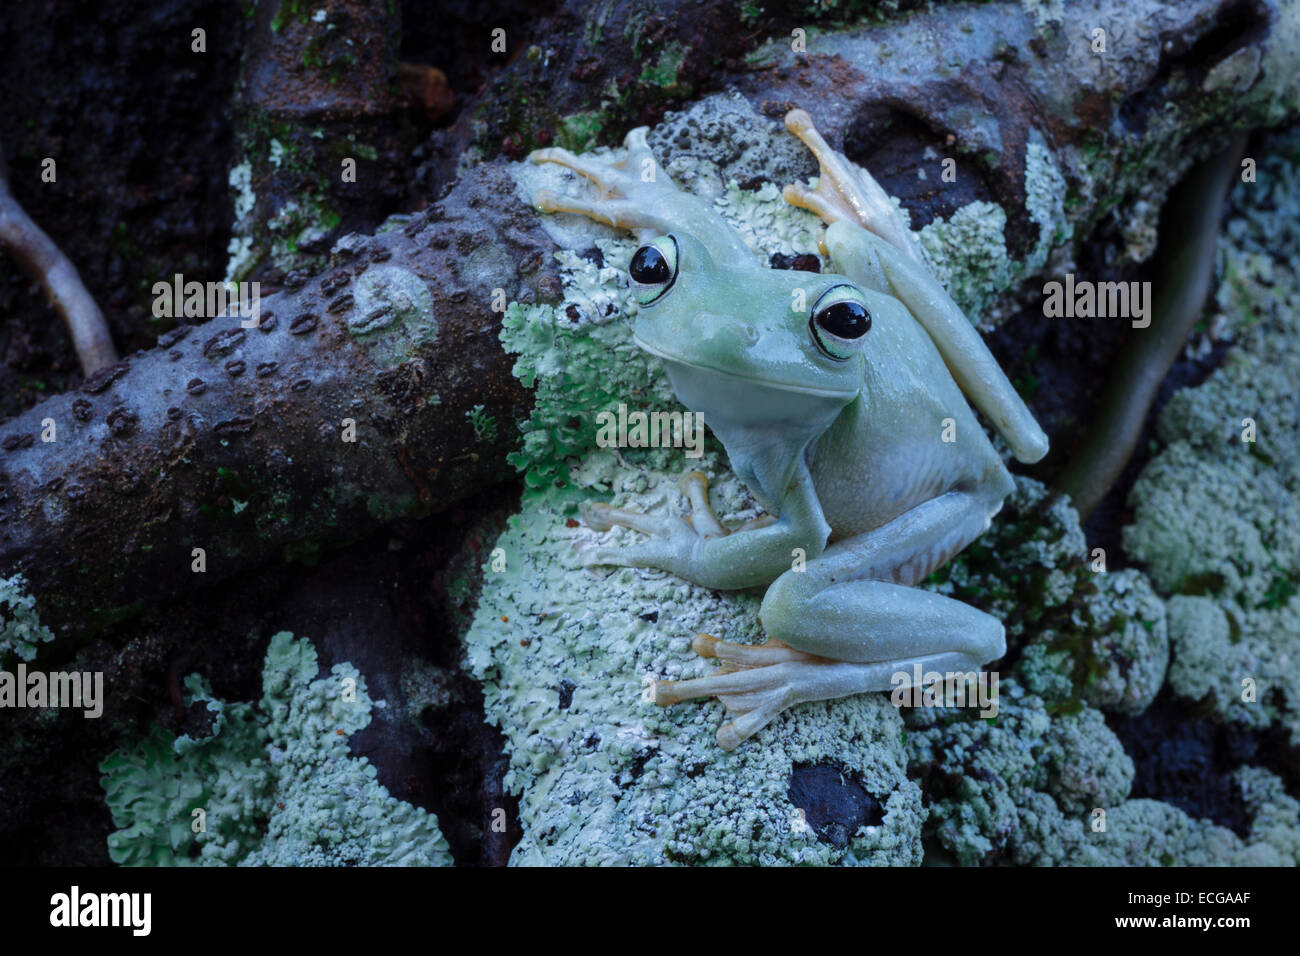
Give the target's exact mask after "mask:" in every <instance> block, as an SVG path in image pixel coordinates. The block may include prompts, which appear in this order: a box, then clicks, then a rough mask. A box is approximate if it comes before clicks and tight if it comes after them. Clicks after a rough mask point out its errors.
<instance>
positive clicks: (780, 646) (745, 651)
mask: <svg viewBox="0 0 1300 956" xmlns="http://www.w3.org/2000/svg"><path fill="white" fill-rule="evenodd" d="M691 650H693V651H695V653H696V654H698V655H700V657H712V658H716V659H717V660H720V661H725V662H726V663H729V664H734V665H737V666H740V667H761V666H763V665H765V664H779V663H781V662H783V661H807V660H815V659H816V658H814V656H813V655H812V654H805V653H804V652H803V651H799V650H795V649H794V648H793V647H791V646H790V645H789V644H786V643H783V642H782V641H778V640H777V639H776V638H774V637H770V638H768V639H767V643H765V644H733V643H731V642H730V641H721V640H718V638H716V637H714V636H713V635H712V634H697V635H695V640H694V641H692V642H691Z"/></svg>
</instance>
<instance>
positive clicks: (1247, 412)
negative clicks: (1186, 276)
mask: <svg viewBox="0 0 1300 956" xmlns="http://www.w3.org/2000/svg"><path fill="white" fill-rule="evenodd" d="M1269 145H1270V154H1271V155H1270V156H1269V157H1268V158H1267V159H1265V160H1264V161H1263V162H1261V164H1260V169H1259V174H1258V181H1257V182H1255V183H1240V184H1239V185H1238V186H1237V187H1236V190H1235V191H1234V194H1233V197H1232V209H1233V213H1232V218H1231V219H1230V221H1229V224H1228V227H1227V229H1226V230H1225V232H1224V234H1223V235H1222V236H1221V237H1220V252H1221V258H1220V261H1221V262H1222V263H1223V268H1224V280H1223V283H1222V284H1221V287H1220V291H1219V295H1218V302H1217V305H1218V306H1219V308H1221V309H1222V310H1223V311H1224V312H1225V313H1226V314H1229V315H1231V316H1233V317H1234V318H1233V320H1232V322H1231V323H1230V325H1229V326H1228V329H1227V330H1228V331H1229V332H1231V333H1233V334H1235V337H1236V341H1235V344H1234V345H1233V347H1232V348H1231V349H1230V350H1229V351H1228V353H1227V355H1226V356H1225V357H1224V360H1223V363H1222V365H1221V366H1220V368H1219V369H1217V370H1216V371H1215V372H1214V374H1212V375H1211V376H1210V377H1209V378H1208V379H1207V380H1206V381H1205V382H1204V383H1203V384H1201V385H1199V386H1196V387H1194V388H1185V389H1182V390H1180V391H1178V392H1177V393H1175V394H1174V396H1173V397H1172V398H1171V399H1170V400H1169V402H1168V404H1167V405H1166V407H1165V409H1164V410H1163V412H1162V413H1161V415H1160V418H1159V421H1158V423H1157V427H1156V434H1157V437H1158V439H1159V442H1160V444H1161V445H1162V446H1163V448H1162V449H1161V450H1160V451H1159V453H1158V454H1157V455H1155V457H1154V458H1153V459H1152V460H1151V462H1150V463H1149V464H1148V465H1147V466H1146V468H1145V469H1144V470H1143V472H1142V474H1141V476H1140V477H1139V479H1138V481H1137V483H1136V484H1135V485H1134V487H1133V490H1132V492H1131V494H1130V497H1129V503H1130V505H1131V506H1132V507H1133V509H1134V514H1135V517H1134V522H1133V524H1132V525H1131V526H1129V527H1128V528H1126V529H1125V532H1124V542H1125V547H1126V548H1127V549H1128V550H1129V552H1130V553H1131V554H1133V555H1135V556H1136V557H1137V558H1139V559H1140V560H1142V561H1144V562H1146V564H1147V567H1148V571H1149V573H1150V575H1151V578H1152V580H1153V581H1154V582H1155V584H1156V585H1157V587H1158V588H1159V589H1160V590H1161V591H1162V592H1164V593H1165V594H1167V595H1171V596H1172V597H1171V600H1170V602H1169V609H1170V616H1169V634H1170V641H1171V644H1172V649H1173V659H1172V664H1171V666H1170V674H1169V678H1170V683H1171V685H1172V686H1173V688H1174V690H1175V691H1176V692H1177V693H1178V694H1180V695H1182V696H1184V697H1187V698H1190V699H1193V700H1197V701H1202V702H1205V703H1207V704H1209V705H1210V706H1211V707H1212V708H1213V709H1214V710H1215V711H1216V712H1217V713H1218V714H1219V715H1220V716H1222V717H1223V718H1224V719H1227V720H1233V721H1239V722H1242V723H1245V724H1248V725H1250V726H1254V727H1264V726H1267V725H1268V724H1270V723H1272V722H1274V721H1276V720H1281V721H1283V723H1284V725H1285V726H1287V727H1288V728H1289V729H1290V730H1291V733H1292V736H1293V739H1296V740H1300V699H1297V696H1296V694H1295V673H1296V667H1297V666H1298V665H1300V597H1297V593H1298V592H1300V405H1297V403H1296V400H1295V389H1296V384H1295V374H1296V369H1297V368H1300V318H1297V317H1298V316H1300V226H1298V225H1297V217H1298V216H1300V172H1297V167H1296V163H1297V161H1298V160H1300V132H1296V131H1293V132H1291V133H1288V134H1285V135H1280V136H1277V137H1274V138H1273V139H1272V140H1271V142H1270V144H1269ZM1252 430H1253V434H1252ZM1252 437H1253V438H1254V441H1251V440H1250V439H1251V438H1252ZM1247 682H1251V683H1247ZM1252 683H1253V686H1252Z"/></svg>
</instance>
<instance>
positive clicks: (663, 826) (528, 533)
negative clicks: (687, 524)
mask: <svg viewBox="0 0 1300 956" xmlns="http://www.w3.org/2000/svg"><path fill="white" fill-rule="evenodd" d="M701 465H702V467H704V469H705V470H706V472H709V473H711V474H713V475H714V476H716V478H717V483H716V485H715V488H714V497H715V499H716V500H717V504H718V506H719V510H720V513H721V514H724V515H727V516H728V517H731V518H735V519H741V518H745V517H752V516H753V514H754V505H753V502H752V501H751V500H749V498H748V496H747V495H746V494H745V493H744V492H743V490H742V489H741V487H740V485H739V483H738V482H737V480H736V479H735V478H734V477H733V476H731V475H730V473H729V472H727V471H726V470H725V469H723V468H722V467H721V466H720V464H719V463H718V461H717V459H716V457H714V456H712V455H707V456H706V457H705V458H704V459H703V460H702V461H701ZM572 484H573V486H574V487H573V488H571V489H569V490H560V489H548V490H546V491H545V492H543V493H541V494H539V495H536V496H534V497H532V498H531V499H530V500H529V502H528V504H527V506H526V508H525V510H524V512H523V513H522V514H520V515H518V516H516V517H515V518H512V519H511V521H510V528H509V530H507V531H506V533H505V534H503V535H502V536H501V538H500V539H499V540H498V541H497V542H496V547H498V548H501V549H503V551H504V554H505V556H506V567H507V570H505V571H503V572H499V573H494V574H487V575H486V577H485V584H484V590H483V595H482V597H481V598H480V602H479V608H478V613H477V614H476V616H475V620H474V624H473V625H472V627H471V628H470V630H469V633H468V634H467V635H466V637H465V646H466V651H467V655H468V659H469V665H470V669H471V671H472V672H473V673H474V674H475V676H476V677H478V678H479V679H480V680H481V681H482V682H483V687H484V703H485V706H486V710H487V714H488V719H489V720H490V721H491V722H492V723H495V724H497V725H499V726H500V727H501V729H502V732H503V733H504V734H505V736H506V740H507V750H508V752H509V754H510V772H509V774H508V775H507V778H506V785H507V787H509V788H510V789H511V790H512V791H514V792H517V793H519V795H520V820H521V822H522V824H523V827H524V838H523V841H522V842H521V843H520V845H519V846H518V847H517V848H516V849H515V852H514V856H513V857H512V862H514V863H516V864H541V863H546V864H552V865H554V864H605V865H611V864H649V865H653V864H661V863H667V862H681V863H748V864H755V865H757V864H774V863H822V864H825V863H833V862H839V863H846V864H848V863H894V864H915V863H917V862H919V860H920V842H919V832H920V824H921V820H922V818H923V816H924V810H923V809H922V807H921V802H920V791H919V790H918V789H917V788H916V787H915V785H913V784H912V783H911V782H910V781H908V780H907V778H906V775H905V773H904V757H903V751H902V746H901V742H900V731H901V721H900V720H899V717H898V713H897V711H896V710H895V709H894V707H893V706H892V705H891V704H890V702H889V699H888V697H886V696H882V695H870V696H863V697H855V698H849V699H846V700H841V701H835V702H832V703H819V704H811V705H807V706H804V707H799V708H795V709H794V710H792V711H790V712H788V713H786V714H784V715H782V716H781V717H780V718H778V719H777V720H776V721H775V722H774V723H773V724H772V725H771V726H770V727H769V728H768V729H767V730H765V731H763V732H762V733H761V734H760V735H759V737H758V738H757V739H756V740H755V741H754V742H752V743H751V745H749V746H746V747H742V748H741V749H739V750H737V751H735V752H732V753H725V752H723V751H721V750H720V749H719V748H718V745H717V742H716V741H715V739H714V734H715V732H716V730H717V726H718V724H719V722H720V721H721V720H722V719H723V718H722V709H721V707H720V706H719V705H718V704H717V703H716V702H709V703H704V702H696V703H691V704H685V705H681V706H678V707H674V708H669V709H664V708H659V707H656V706H655V705H654V704H652V703H650V702H648V701H647V700H645V699H644V698H643V688H644V682H645V681H646V680H647V679H648V678H651V677H659V678H681V677H690V676H695V675H696V674H697V673H700V674H702V673H705V672H706V671H707V668H708V667H709V666H711V665H710V664H709V663H707V662H704V661H702V660H701V659H699V658H697V657H695V656H694V655H693V654H692V652H691V650H690V642H691V639H692V638H693V637H694V635H695V634H696V633H697V632H699V631H707V632H709V633H712V634H716V635H719V636H722V637H725V638H726V639H728V640H733V641H756V640H759V639H760V638H761V635H760V633H759V629H758V626H757V607H758V601H759V598H760V597H761V594H759V593H755V592H741V593H719V592H715V591H709V590H706V589H704V588H699V587H696V586H694V585H691V584H688V583H686V582H684V581H681V580H679V579H677V578H674V577H672V576H671V575H668V574H664V573H661V572H653V571H634V570H631V569H620V570H614V571H610V570H609V569H596V570H584V569H583V568H582V567H581V566H580V565H579V563H578V561H577V557H576V553H575V548H576V547H577V546H578V545H580V544H583V543H589V542H591V541H592V540H594V538H595V533H594V532H592V531H590V530H589V529H587V528H585V527H569V525H568V519H569V518H570V517H572V516H574V515H576V513H577V512H576V502H577V500H578V499H579V498H580V497H584V496H587V495H590V494H591V493H593V492H599V493H600V494H601V497H602V498H603V497H606V496H607V495H610V494H612V497H613V500H614V501H615V502H616V503H618V504H620V505H626V506H627V507H630V508H633V509H636V510H646V511H663V510H666V509H673V508H676V507H678V504H679V502H678V493H677V490H676V480H675V475H669V474H665V473H663V472H661V471H655V470H652V469H648V468H645V469H641V468H626V467H623V466H622V465H620V464H619V462H618V460H617V458H616V457H615V456H614V454H613V453H612V452H611V451H600V452H596V453H593V454H591V455H589V456H588V457H587V460H586V462H585V463H584V466H583V467H582V468H581V469H577V470H575V473H574V475H573V476H572ZM578 489H582V490H581V491H580V490H578ZM822 762H832V763H834V764H837V765H840V766H843V767H845V768H847V769H848V771H849V772H850V773H852V774H854V775H855V776H856V777H858V778H859V779H860V780H861V783H862V786H863V787H864V789H866V791H867V792H868V793H870V794H872V795H873V796H875V797H876V798H877V799H878V800H879V801H880V802H881V803H882V804H883V805H884V820H883V822H882V823H881V824H880V825H878V826H874V827H866V826H863V827H861V828H859V829H858V831H856V832H855V833H853V834H851V835H849V838H848V840H847V843H846V844H845V845H844V846H836V845H834V844H833V843H828V842H825V841H824V840H822V839H819V837H818V835H817V834H816V833H814V832H812V831H811V830H810V829H809V828H806V827H803V826H801V823H802V820H803V818H802V817H801V816H800V814H799V812H798V808H796V807H795V806H794V804H792V803H791V800H790V794H789V787H790V777H791V773H792V772H793V770H794V768H795V766H796V765H801V764H809V763H822Z"/></svg>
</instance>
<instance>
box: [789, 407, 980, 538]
mask: <svg viewBox="0 0 1300 956" xmlns="http://www.w3.org/2000/svg"><path fill="white" fill-rule="evenodd" d="M948 407H949V408H951V407H952V406H948ZM857 411H858V412H859V414H860V416H861V417H859V418H858V420H857V422H856V423H854V422H852V421H850V420H847V419H849V418H850V417H851V416H846V420H842V421H840V422H836V424H835V425H834V426H832V428H831V429H830V430H829V431H828V432H827V433H826V434H825V435H823V436H822V438H821V439H820V440H819V441H818V442H817V444H816V445H814V446H813V448H812V454H811V455H810V456H809V467H810V470H811V473H812V478H813V486H814V487H815V488H816V489H817V497H818V500H819V501H820V502H821V505H822V512H823V514H824V515H825V517H826V521H827V523H828V524H829V525H830V526H831V540H832V541H837V540H840V539H842V538H848V537H852V536H854V535H857V534H862V533H863V532H865V531H871V530H874V529H876V528H879V527H882V526H884V525H886V524H888V523H889V522H890V521H892V520H894V519H895V518H897V517H898V516H899V515H901V514H903V513H904V512H907V511H910V510H911V509H913V508H915V507H916V506H917V505H920V504H922V503H923V502H926V501H929V500H930V499H931V498H936V497H938V496H939V495H942V494H945V493H946V492H949V491H952V490H954V489H958V488H961V489H973V488H974V487H975V486H977V485H979V484H980V483H981V482H983V481H985V480H987V479H988V478H989V477H990V471H991V470H994V471H996V470H999V469H1001V468H1002V464H1001V461H1000V460H999V459H998V457H997V453H996V452H995V451H994V450H993V447H992V445H990V444H989V442H988V439H987V438H985V437H984V433H983V431H982V430H981V429H980V427H979V424H978V423H977V422H976V421H975V418H974V416H973V414H971V412H970V411H969V409H966V408H964V407H962V408H960V409H955V410H953V411H951V412H946V411H945V410H943V409H938V408H936V409H931V408H927V407H926V405H925V404H924V403H920V402H918V403H917V404H915V405H913V406H911V408H910V409H909V410H908V412H907V413H905V414H902V415H898V414H897V413H896V414H895V415H894V416H892V417H890V418H889V419H888V420H887V421H882V420H881V419H879V418H876V419H875V420H872V415H871V412H870V409H866V408H859V409H857ZM945 414H951V415H952V416H953V417H954V418H955V420H956V427H957V429H958V433H959V434H961V435H962V436H963V440H962V441H960V442H951V443H949V442H944V441H942V440H941V434H942V428H943V424H942V418H943V417H944V415H945Z"/></svg>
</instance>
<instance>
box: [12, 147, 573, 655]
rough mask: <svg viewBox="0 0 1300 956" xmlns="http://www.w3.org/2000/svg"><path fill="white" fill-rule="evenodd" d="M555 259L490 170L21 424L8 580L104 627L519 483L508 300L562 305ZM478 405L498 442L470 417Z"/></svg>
mask: <svg viewBox="0 0 1300 956" xmlns="http://www.w3.org/2000/svg"><path fill="white" fill-rule="evenodd" d="M552 248H553V246H551V244H550V242H549V240H548V239H546V237H545V235H544V234H543V233H542V232H541V230H540V227H539V224H538V220H537V217H536V215H535V214H533V213H532V212H531V210H529V209H528V207H526V206H525V205H523V204H522V203H520V202H519V200H518V199H516V198H515V196H514V194H513V184H512V182H511V180H510V178H509V176H508V175H507V173H506V171H505V169H504V167H503V166H501V165H499V164H496V165H485V166H480V167H477V168H476V169H475V170H473V171H472V172H471V173H469V174H467V175H466V177H465V178H464V179H463V180H462V181H461V182H460V183H459V185H458V186H457V188H456V189H455V190H454V191H453V192H452V193H451V194H450V195H448V196H447V197H446V198H445V199H444V200H443V201H442V202H440V203H437V204H435V205H434V206H433V207H431V208H430V209H429V210H427V211H426V212H425V213H422V214H420V215H419V216H417V217H415V218H414V219H413V220H412V221H411V222H409V223H408V224H407V225H406V226H405V227H404V228H402V229H399V230H397V231H391V232H381V233H379V234H377V235H375V236H371V237H352V238H351V239H347V240H345V241H344V242H343V243H341V244H340V248H336V251H335V252H334V253H333V255H332V257H331V260H332V262H331V267H330V268H329V269H328V270H326V271H325V272H324V273H323V274H322V275H320V276H318V277H316V278H313V279H311V280H310V281H307V282H305V284H303V285H301V286H300V287H299V288H296V289H289V288H286V289H284V290H282V291H280V292H278V293H275V294H272V295H270V296H268V297H266V298H265V299H264V300H263V302H262V311H261V317H260V327H259V328H250V329H244V328H242V327H241V319H240V318H239V317H238V316H232V317H227V318H218V319H214V320H212V321H210V322H208V323H206V324H204V325H201V326H197V327H188V326H183V327H181V328H178V329H176V330H175V331H174V332H172V333H168V334H167V335H165V336H163V338H162V340H160V342H159V347H158V348H156V349H153V350H152V351H149V352H141V353H137V354H136V355H135V356H133V357H131V358H128V359H126V360H125V361H123V362H120V363H118V364H116V365H113V366H110V367H109V368H107V369H105V370H103V371H102V372H101V373H99V374H97V375H95V376H93V377H92V378H91V379H90V380H88V381H87V382H86V383H85V385H84V386H83V387H82V388H81V389H79V390H77V391H76V392H70V393H66V394H63V395H59V396H56V397H54V398H52V399H50V400H49V401H47V402H44V403H43V404H41V405H40V406H38V407H37V408H34V409H32V410H30V411H29V412H27V413H25V414H23V415H20V416H18V417H17V418H15V419H12V420H11V421H9V422H7V423H6V424H5V425H4V426H3V427H0V449H2V453H3V457H0V485H2V486H3V492H2V498H0V568H3V569H4V571H5V573H6V574H10V573H13V572H15V571H17V572H22V573H23V574H24V575H25V576H26V577H27V578H28V581H29V585H30V588H31V590H32V592H33V593H35V594H37V595H38V596H39V597H40V606H41V609H42V614H43V615H44V617H45V620H46V623H47V624H49V625H51V626H53V627H55V628H56V630H57V631H61V632H83V633H84V632H90V631H93V630H95V629H96V628H97V627H98V626H100V625H102V624H104V623H107V622H110V621H112V620H115V619H117V618H120V617H121V616H122V615H125V614H129V613H131V612H132V610H133V609H134V608H136V607H138V606H139V605H141V604H142V603H144V602H151V601H156V600H160V599H166V598H168V597H173V596H176V595H179V594H182V593H184V592H185V590H186V589H187V588H195V587H201V586H205V585H210V584H212V583H214V582H216V581H220V580H223V579H227V578H231V577H233V576H236V575H239V574H241V573H250V572H253V571H255V569H257V568H258V567H259V566H261V565H264V564H265V563H266V562H269V561H273V560H281V559H285V558H288V559H292V558H295V557H300V558H307V557H310V556H312V555H313V554H314V553H315V552H316V551H317V550H318V549H319V548H320V547H321V546H322V545H325V544H328V543H330V542H337V541H340V540H349V539H354V538H357V537H359V536H362V535H364V534H366V533H368V532H369V531H370V530H371V529H373V527H374V526H375V525H376V523H378V522H384V521H388V520H393V519H396V518H402V517H411V516H420V515H423V514H427V513H429V512H431V511H434V510H437V509H439V508H440V507H442V506H444V505H446V504H448V503H450V502H452V501H455V500H457V499H458V498H460V497H463V496H464V495H466V494H468V493H470V492H472V491H474V490H476V489H478V488H481V487H482V486H483V484H484V483H485V482H490V481H493V480H498V479H500V478H501V477H504V476H505V475H506V474H507V471H506V467H507V466H506V465H505V463H504V455H505V452H506V451H507V450H508V449H509V448H510V447H511V445H512V444H513V441H514V428H513V425H512V423H513V422H514V421H515V420H516V419H518V418H521V417H523V416H524V415H525V414H526V411H527V403H528V396H527V394H526V393H525V391H524V390H523V389H522V388H521V387H520V386H519V385H518V383H517V382H516V380H515V379H514V378H513V377H512V376H511V375H510V362H509V360H508V359H507V358H506V357H505V356H504V355H503V353H502V350H501V346H500V344H499V342H498V341H497V334H496V332H497V328H498V326H499V321H500V316H499V315H497V314H494V313H493V312H492V311H491V307H492V303H493V290H495V289H501V290H503V292H504V295H505V297H506V299H507V300H514V299H520V300H524V301H527V300H530V299H533V298H535V297H538V296H545V297H554V296H555V295H556V294H557V293H558V290H559V285H558V277H557V276H556V274H555V272H554V267H553V262H552V259H551V257H550V255H549V254H548V253H549V251H550V250H551V249H552ZM421 289H423V290H426V291H424V292H421V291H420V290H421ZM403 296H405V299H406V301H404V300H403V298H402V297H403ZM424 296H427V298H425V299H424V301H423V302H420V301H419V300H420V299H421V298H422V297H424ZM386 302H387V305H386V304H385V303H386ZM386 308H387V309H388V311H385V309H386ZM367 328H369V329H372V331H363V330H364V329H367ZM478 405H481V406H483V412H484V413H485V414H486V415H491V416H493V418H494V419H495V420H496V421H497V422H498V423H500V425H499V427H497V428H496V430H495V435H494V436H491V435H489V434H487V433H483V434H479V433H476V430H475V428H474V427H473V424H472V423H471V421H470V420H469V419H468V418H467V415H466V412H467V410H469V409H471V408H473V407H474V406H478ZM345 419H350V420H353V421H354V422H355V437H356V440H355V442H347V441H345V440H344V428H345V424H344V420H345ZM51 429H53V431H51ZM47 437H53V438H54V439H55V440H54V441H45V440H43V438H47ZM195 548H202V549H203V550H204V552H205V560H206V571H204V572H203V573H201V574H200V573H197V572H195V571H193V570H192V564H193V560H194V558H193V549H195Z"/></svg>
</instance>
